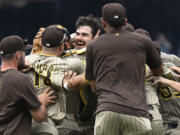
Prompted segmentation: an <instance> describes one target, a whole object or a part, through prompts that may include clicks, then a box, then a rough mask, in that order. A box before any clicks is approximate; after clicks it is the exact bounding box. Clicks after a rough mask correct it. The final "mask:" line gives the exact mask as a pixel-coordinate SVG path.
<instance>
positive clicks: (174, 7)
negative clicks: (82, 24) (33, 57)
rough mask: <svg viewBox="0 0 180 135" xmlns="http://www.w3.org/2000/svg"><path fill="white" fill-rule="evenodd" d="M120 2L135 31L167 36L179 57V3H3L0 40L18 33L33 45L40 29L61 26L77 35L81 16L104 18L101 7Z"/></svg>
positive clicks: (8, 0) (179, 0)
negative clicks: (77, 24) (55, 25)
mask: <svg viewBox="0 0 180 135" xmlns="http://www.w3.org/2000/svg"><path fill="white" fill-rule="evenodd" d="M108 2H120V3H121V4H123V5H124V6H125V7H126V9H127V17H128V21H129V22H130V23H131V24H133V25H134V27H135V28H144V29H147V30H148V31H149V32H150V33H151V34H152V37H153V40H156V38H157V35H158V34H159V33H164V34H165V36H166V37H167V38H168V40H169V42H170V43H171V44H172V49H171V50H170V53H174V54H176V55H178V56H180V46H179V45H180V38H179V37H180V26H179V25H180V17H179V13H180V8H179V7H180V0H0V39H2V38H3V37H4V36H8V35H12V34H18V35H20V36H22V37H23V38H28V39H29V42H30V43H32V39H33V38H34V36H35V33H36V32H37V30H38V29H39V28H40V27H42V26H43V27H46V26H48V25H50V24H62V25H64V26H65V27H67V28H68V29H69V30H70V32H74V31H75V28H74V24H75V21H76V19H77V18H78V16H84V15H89V14H93V15H94V16H98V17H101V7H102V5H103V4H105V3H108Z"/></svg>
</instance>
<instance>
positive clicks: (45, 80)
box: [34, 72, 51, 87]
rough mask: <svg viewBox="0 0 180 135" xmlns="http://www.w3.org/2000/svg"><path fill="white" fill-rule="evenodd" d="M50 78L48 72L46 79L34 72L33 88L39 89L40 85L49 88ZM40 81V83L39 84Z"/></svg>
mask: <svg viewBox="0 0 180 135" xmlns="http://www.w3.org/2000/svg"><path fill="white" fill-rule="evenodd" d="M50 77H51V73H50V72H48V76H47V77H42V76H40V75H39V74H38V73H36V72H35V75H34V80H35V81H34V86H35V87H40V86H41V84H43V85H45V86H49V85H51V80H50ZM41 81H42V83H41Z"/></svg>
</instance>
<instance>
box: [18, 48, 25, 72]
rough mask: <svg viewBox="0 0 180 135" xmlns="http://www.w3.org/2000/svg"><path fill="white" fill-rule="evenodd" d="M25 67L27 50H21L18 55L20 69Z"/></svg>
mask: <svg viewBox="0 0 180 135" xmlns="http://www.w3.org/2000/svg"><path fill="white" fill-rule="evenodd" d="M24 67H25V52H24V51H19V57H18V70H21V69H23V68H24Z"/></svg>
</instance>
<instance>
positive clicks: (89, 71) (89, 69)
mask: <svg viewBox="0 0 180 135" xmlns="http://www.w3.org/2000/svg"><path fill="white" fill-rule="evenodd" d="M90 47H91V46H90V45H88V46H87V50H86V70H85V77H86V79H87V80H94V79H95V78H94V76H93V56H92V49H91V48H90Z"/></svg>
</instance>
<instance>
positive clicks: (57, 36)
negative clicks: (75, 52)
mask: <svg viewBox="0 0 180 135" xmlns="http://www.w3.org/2000/svg"><path fill="white" fill-rule="evenodd" d="M66 40H67V36H66V33H65V32H64V30H63V29H61V28H46V30H45V31H44V32H43V34H42V45H43V46H42V52H41V53H38V54H31V55H29V56H27V57H26V60H28V61H29V62H30V66H31V68H32V70H31V71H28V73H27V74H28V75H29V76H30V77H31V78H32V80H33V82H34V86H35V87H36V93H37V94H40V93H42V92H43V91H44V88H45V87H47V86H49V85H50V86H52V87H53V88H54V89H55V95H56V96H57V99H56V103H55V104H51V105H49V106H48V110H47V114H48V118H47V121H45V122H42V123H35V122H34V123H33V126H32V127H33V131H32V133H33V134H46V135H47V134H49V135H57V134H62V135H67V134H68V133H69V132H70V131H71V130H78V131H80V129H79V127H78V125H77V124H76V123H75V122H74V121H75V119H76V116H77V115H76V114H78V113H79V105H80V101H79V99H80V98H79V93H78V91H77V92H71V91H68V83H67V82H65V81H64V80H65V79H64V73H65V72H66V71H68V70H72V71H74V72H76V73H77V74H80V73H82V72H83V67H82V62H81V61H80V60H78V59H75V58H69V59H61V58H60V56H61V55H62V53H63V51H64V49H63V48H64V44H65V42H66ZM72 75H74V74H72Z"/></svg>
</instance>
